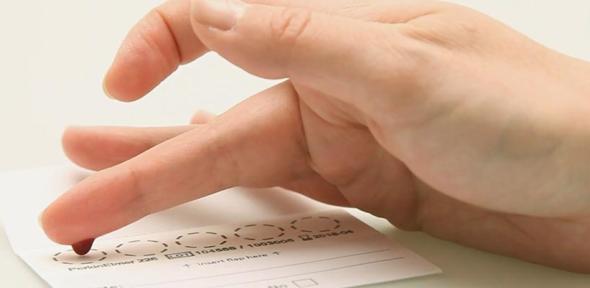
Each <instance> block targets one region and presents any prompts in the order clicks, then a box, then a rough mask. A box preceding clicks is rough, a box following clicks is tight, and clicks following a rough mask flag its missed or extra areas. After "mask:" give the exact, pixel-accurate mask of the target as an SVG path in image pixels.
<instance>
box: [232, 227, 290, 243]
mask: <svg viewBox="0 0 590 288" xmlns="http://www.w3.org/2000/svg"><path fill="white" fill-rule="evenodd" d="M234 235H235V236H236V237H238V238H242V239H246V240H250V241H255V240H272V239H275V238H279V237H282V236H283V235H285V229H283V228H282V227H279V226H276V225H272V224H249V225H244V226H241V227H238V228H236V229H235V230H234Z"/></svg>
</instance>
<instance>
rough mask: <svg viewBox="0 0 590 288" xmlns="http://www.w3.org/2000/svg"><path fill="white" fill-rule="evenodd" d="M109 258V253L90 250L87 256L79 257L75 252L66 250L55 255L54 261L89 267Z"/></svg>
mask: <svg viewBox="0 0 590 288" xmlns="http://www.w3.org/2000/svg"><path fill="white" fill-rule="evenodd" d="M106 258H107V252H104V251H101V250H97V249H90V251H89V252H88V254H86V255H78V254H76V253H75V252H74V250H71V249H70V250H66V251H63V252H57V253H55V254H53V257H52V258H51V259H53V261H55V262H59V263H62V264H66V265H88V264H92V263H94V262H100V261H103V260H104V259H106Z"/></svg>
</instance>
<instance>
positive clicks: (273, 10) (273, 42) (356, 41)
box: [191, 0, 405, 102]
mask: <svg viewBox="0 0 590 288" xmlns="http://www.w3.org/2000/svg"><path fill="white" fill-rule="evenodd" d="M249 2H250V1H249ZM191 9H192V12H191V13H192V15H191V22H192V26H193V29H194V31H195V33H196V34H197V35H198V36H199V38H200V39H201V41H203V43H204V44H205V45H206V46H208V48H210V49H211V50H213V51H216V52H217V53H219V54H220V55H221V56H223V57H225V58H226V59H228V60H229V61H231V62H233V63H234V64H236V65H238V66H240V67H241V68H243V69H245V70H247V71H248V72H250V73H253V74H256V75H258V76H261V77H264V78H273V79H274V78H290V79H291V80H292V81H293V82H295V83H299V84H304V85H306V86H309V87H311V88H315V89H316V90H319V91H321V92H324V93H326V94H330V95H338V96H339V97H348V98H349V99H343V100H354V99H353V98H352V97H353V96H355V95H356V97H357V98H358V96H361V95H365V96H366V95H374V96H378V94H382V93H383V86H380V85H374V84H379V83H375V82H374V81H373V82H372V83H368V81H372V80H376V81H383V82H384V83H385V82H387V83H388V85H391V84H392V82H395V79H391V78H395V77H396V76H397V75H395V74H396V73H389V72H388V70H389V69H391V67H399V68H403V66H404V64H403V61H402V60H404V57H403V56H405V55H404V52H401V47H403V46H404V44H403V43H404V37H403V36H402V34H401V33H400V32H399V31H398V28H397V26H396V25H391V24H385V23H379V22H370V21H366V20H358V19H353V18H348V17H344V16H338V15H333V14H327V13H323V12H320V11H314V10H313V9H310V8H297V7H292V6H289V7H281V6H270V5H261V4H253V3H246V2H242V1H239V0H193V1H192V8H191ZM398 48H400V50H397V49H398ZM386 69H387V70H386ZM394 72H396V71H394ZM397 72H399V71H397ZM368 84H371V85H368ZM393 84H395V83H393ZM379 86H380V87H379ZM379 88H381V89H379ZM368 89H369V90H368ZM371 89H374V90H375V91H371ZM378 89H379V90H381V91H380V92H379V91H377V90H378ZM360 100H362V99H360ZM366 100H367V99H364V101H366ZM355 101H358V100H355ZM347 102H350V101H347Z"/></svg>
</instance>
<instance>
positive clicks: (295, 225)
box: [290, 216, 340, 233]
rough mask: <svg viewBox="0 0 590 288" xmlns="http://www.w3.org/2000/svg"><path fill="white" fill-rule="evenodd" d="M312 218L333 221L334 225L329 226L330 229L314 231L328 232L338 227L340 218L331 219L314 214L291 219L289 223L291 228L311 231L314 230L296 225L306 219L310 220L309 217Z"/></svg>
mask: <svg viewBox="0 0 590 288" xmlns="http://www.w3.org/2000/svg"><path fill="white" fill-rule="evenodd" d="M313 218H316V219H323V220H327V221H330V222H333V223H334V226H333V227H332V228H330V229H322V230H318V231H315V232H330V231H332V230H336V229H338V228H340V220H338V219H333V218H330V217H326V216H316V217H313V216H308V217H303V218H301V219H296V220H293V221H291V223H290V224H291V229H294V230H299V231H301V232H306V233H313V232H314V231H311V230H308V229H300V228H298V227H297V226H298V225H301V223H302V222H305V221H306V220H310V219H313Z"/></svg>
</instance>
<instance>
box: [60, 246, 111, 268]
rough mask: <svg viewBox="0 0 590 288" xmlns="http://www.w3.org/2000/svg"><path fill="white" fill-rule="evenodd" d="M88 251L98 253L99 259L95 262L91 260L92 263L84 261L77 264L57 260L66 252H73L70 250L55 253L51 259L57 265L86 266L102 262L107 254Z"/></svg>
mask: <svg viewBox="0 0 590 288" xmlns="http://www.w3.org/2000/svg"><path fill="white" fill-rule="evenodd" d="M90 251H91V252H95V253H99V254H100V258H98V259H97V260H93V261H85V262H79V263H74V262H69V261H64V260H61V259H59V257H60V256H61V255H62V254H64V253H66V252H74V250H71V249H70V250H66V251H62V252H57V253H55V254H53V257H52V258H51V259H53V261H55V262H59V263H62V264H66V265H88V264H92V263H94V262H100V261H103V260H104V259H106V258H107V252H104V251H99V250H96V249H90ZM80 257H83V256H80Z"/></svg>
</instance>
